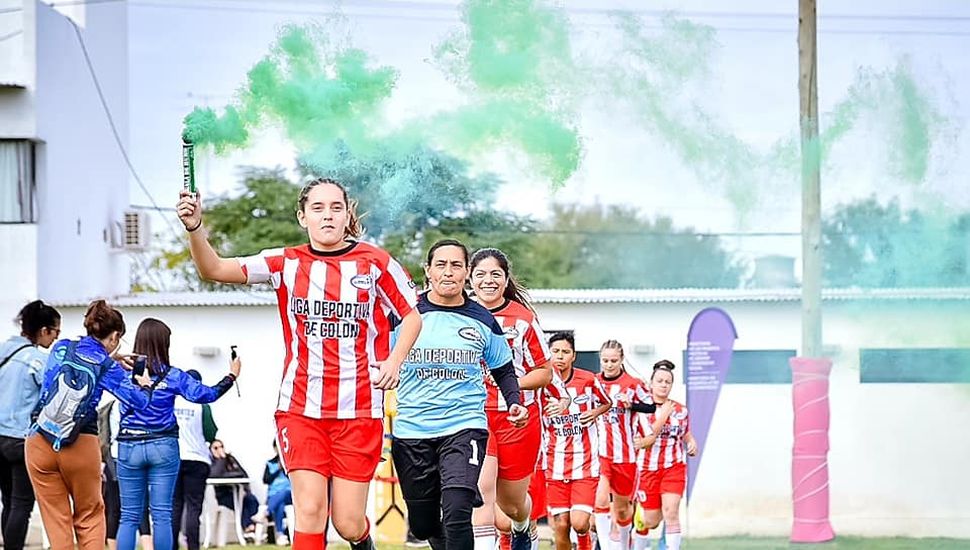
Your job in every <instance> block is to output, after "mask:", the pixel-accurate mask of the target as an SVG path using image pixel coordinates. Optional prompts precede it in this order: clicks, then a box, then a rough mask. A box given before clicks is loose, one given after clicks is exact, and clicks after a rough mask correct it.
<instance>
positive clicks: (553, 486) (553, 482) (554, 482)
mask: <svg viewBox="0 0 970 550" xmlns="http://www.w3.org/2000/svg"><path fill="white" fill-rule="evenodd" d="M599 481H600V480H599V478H598V477H592V478H586V479H573V480H565V479H550V480H549V481H547V482H546V490H547V491H548V492H549V494H548V495H547V496H548V499H549V514H551V515H553V516H557V515H559V514H563V513H566V512H568V511H570V510H579V511H581V512H587V513H590V514H592V513H593V504H595V503H596V486H597V485H599Z"/></svg>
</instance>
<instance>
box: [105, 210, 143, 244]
mask: <svg viewBox="0 0 970 550" xmlns="http://www.w3.org/2000/svg"><path fill="white" fill-rule="evenodd" d="M151 235H152V231H151V223H150V218H149V216H148V212H139V211H137V210H126V211H125V213H124V218H123V220H122V221H121V222H117V223H116V227H115V230H114V231H112V232H111V246H112V248H114V249H116V250H130V251H132V252H141V251H144V250H147V249H148V243H149V240H150V239H151Z"/></svg>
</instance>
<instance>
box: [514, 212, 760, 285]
mask: <svg viewBox="0 0 970 550" xmlns="http://www.w3.org/2000/svg"><path fill="white" fill-rule="evenodd" d="M537 237H538V238H537V239H536V242H535V243H534V244H533V245H532V258H533V259H534V260H535V261H536V262H538V264H539V265H540V266H541V267H540V268H539V269H538V270H536V273H535V275H533V278H532V279H531V280H530V281H529V283H530V284H531V285H532V286H535V287H551V288H557V287H558V288H563V287H569V288H678V287H724V288H734V287H737V286H739V284H740V282H741V274H742V271H743V270H742V266H741V265H740V264H739V263H738V262H737V261H736V260H735V259H734V258H733V257H732V255H731V254H730V253H729V252H728V251H726V250H725V249H724V248H723V247H722V246H721V243H720V241H719V239H718V238H716V237H712V236H706V235H698V234H697V233H695V232H694V231H693V229H692V228H680V229H678V228H675V227H674V224H673V221H672V220H671V219H670V218H667V217H663V216H661V217H658V218H656V219H654V220H650V219H647V218H645V217H643V216H642V215H641V213H640V212H639V211H638V210H637V209H635V208H631V207H627V206H619V205H601V204H593V205H588V206H584V205H556V206H554V207H553V212H552V218H551V219H550V221H549V222H548V223H547V224H546V225H545V229H544V231H543V232H542V233H540V234H539V235H538V236H537Z"/></svg>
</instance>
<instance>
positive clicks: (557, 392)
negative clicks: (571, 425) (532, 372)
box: [536, 369, 572, 470]
mask: <svg viewBox="0 0 970 550" xmlns="http://www.w3.org/2000/svg"><path fill="white" fill-rule="evenodd" d="M563 396H566V397H569V391H568V390H566V384H565V383H564V382H563V381H562V378H561V377H560V376H559V373H558V372H556V369H552V381H550V382H549V384H548V385H547V386H546V387H544V388H541V389H538V390H536V401H537V403H538V405H539V419H540V420H541V421H542V425H543V426H545V425H546V418H547V415H546V405H547V404H548V403H549V402H550V401H558V400H560V399H562V398H563ZM570 399H572V397H570ZM548 449H549V435H548V434H546V430H545V429H543V430H542V443H541V444H540V446H539V461H538V463H537V464H536V469H537V470H548V469H549V454H548V452H547V451H548Z"/></svg>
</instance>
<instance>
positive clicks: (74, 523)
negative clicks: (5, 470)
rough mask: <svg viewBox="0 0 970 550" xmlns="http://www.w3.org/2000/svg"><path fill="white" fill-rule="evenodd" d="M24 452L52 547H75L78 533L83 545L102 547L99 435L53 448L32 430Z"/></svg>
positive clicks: (60, 549) (61, 549)
mask: <svg viewBox="0 0 970 550" xmlns="http://www.w3.org/2000/svg"><path fill="white" fill-rule="evenodd" d="M24 452H25V455H26V458H27V472H28V473H29V474H30V482H31V484H32V485H33V486H34V493H35V494H36V496H37V504H38V505H40V516H41V518H42V519H43V520H44V530H46V531H47V538H49V539H50V542H51V550H72V549H73V548H74V539H75V537H77V545H78V547H79V548H80V549H81V550H104V541H105V522H104V500H102V498H101V446H100V443H99V442H98V436H96V435H89V434H81V435H80V436H78V438H77V440H76V441H75V442H74V443H72V444H70V445H67V446H65V447H63V448H61V450H60V452H54V449H53V448H52V447H51V444H50V443H48V442H47V440H46V439H44V438H43V436H41V435H38V434H34V435H32V436H30V437H29V438H28V439H27V443H26V445H25V446H24ZM72 504H73V505H72Z"/></svg>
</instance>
